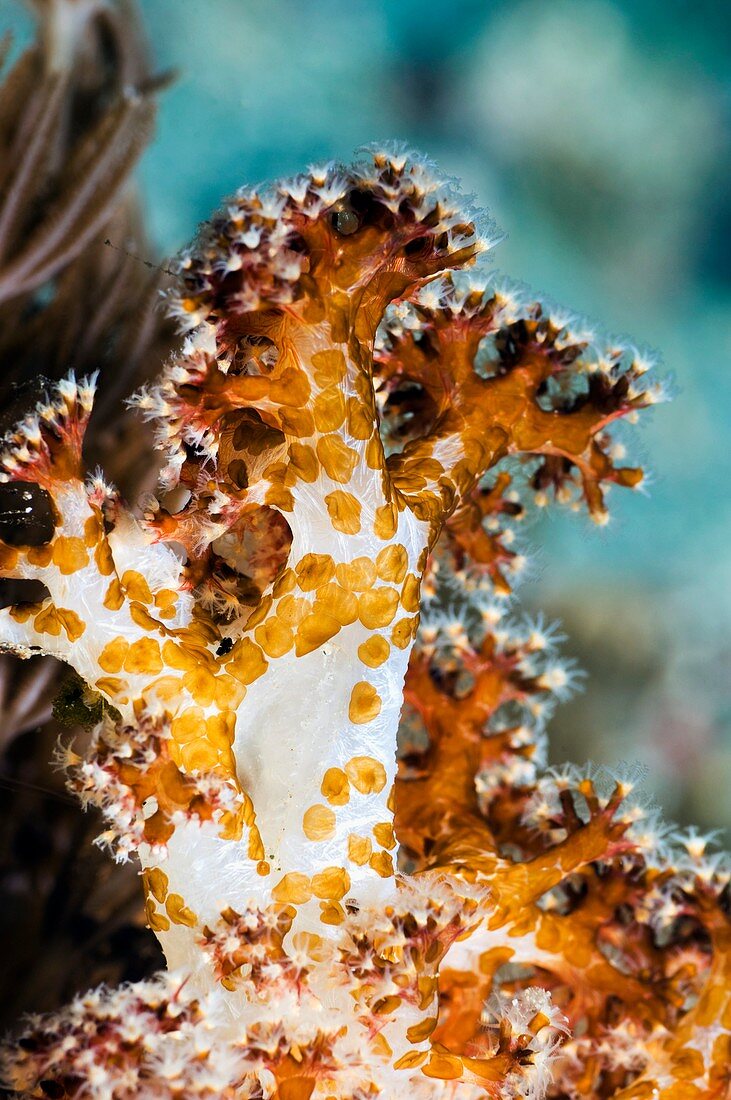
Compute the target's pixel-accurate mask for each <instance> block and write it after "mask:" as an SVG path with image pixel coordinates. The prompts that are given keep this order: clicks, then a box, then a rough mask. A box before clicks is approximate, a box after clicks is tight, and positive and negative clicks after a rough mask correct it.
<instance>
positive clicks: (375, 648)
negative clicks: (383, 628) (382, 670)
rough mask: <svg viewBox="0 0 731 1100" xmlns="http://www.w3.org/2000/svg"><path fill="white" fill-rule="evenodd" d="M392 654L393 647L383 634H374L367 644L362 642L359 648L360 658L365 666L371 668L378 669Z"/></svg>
mask: <svg viewBox="0 0 731 1100" xmlns="http://www.w3.org/2000/svg"><path fill="white" fill-rule="evenodd" d="M390 652H391V647H390V645H389V644H388V642H387V640H386V639H385V638H384V637H383V635H382V634H374V635H373V636H372V637H371V638H369V639H368V640H367V641H365V642H361V644H360V645H359V646H358V656H359V657H360V659H361V661H362V662H363V664H364V665H368V667H369V668H378V666H379V665H382V664H383V662H384V661H387V660H388V655H389V653H390Z"/></svg>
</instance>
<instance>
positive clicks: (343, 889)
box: [311, 867, 350, 901]
mask: <svg viewBox="0 0 731 1100" xmlns="http://www.w3.org/2000/svg"><path fill="white" fill-rule="evenodd" d="M311 886H312V893H313V894H314V895H315V897H317V898H322V899H323V900H324V901H340V899H341V898H343V897H345V895H346V894H347V892H348V890H349V889H350V875H349V874H348V872H347V871H346V870H345V869H344V868H343V867H326V868H325V869H324V870H323V871H318V872H317V874H316V875H313V876H312V883H311Z"/></svg>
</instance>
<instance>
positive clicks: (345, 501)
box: [325, 489, 361, 535]
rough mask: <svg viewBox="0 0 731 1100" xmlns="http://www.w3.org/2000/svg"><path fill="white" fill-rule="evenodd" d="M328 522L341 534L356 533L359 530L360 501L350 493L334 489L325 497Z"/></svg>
mask: <svg viewBox="0 0 731 1100" xmlns="http://www.w3.org/2000/svg"><path fill="white" fill-rule="evenodd" d="M325 506H326V508H327V511H328V515H329V516H330V522H331V523H332V525H333V527H334V528H335V530H336V531H340V533H341V534H343V535H357V534H358V532H359V531H360V510H361V507H360V501H359V500H357V499H356V497H354V496H353V494H352V493H346V492H344V491H343V490H342V489H336V490H335V491H334V492H332V493H328V495H327V496H326V497H325Z"/></svg>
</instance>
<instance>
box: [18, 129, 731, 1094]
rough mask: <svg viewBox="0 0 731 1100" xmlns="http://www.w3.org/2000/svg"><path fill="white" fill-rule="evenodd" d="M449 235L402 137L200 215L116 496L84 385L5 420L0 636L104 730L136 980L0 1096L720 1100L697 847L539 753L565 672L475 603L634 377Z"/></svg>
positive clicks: (90, 1012) (717, 1019)
mask: <svg viewBox="0 0 731 1100" xmlns="http://www.w3.org/2000/svg"><path fill="white" fill-rule="evenodd" d="M475 218H476V214H475V211H474V210H473V209H472V208H471V206H470V204H469V203H466V202H465V201H464V200H463V199H462V198H461V197H460V195H459V193H458V191H457V190H456V188H455V186H454V185H453V184H452V183H450V182H449V181H446V180H444V179H443V178H442V177H441V176H440V175H439V174H438V173H437V172H436V170H435V169H433V167H432V166H431V165H429V164H428V163H426V162H424V161H422V160H420V159H419V158H415V157H413V156H411V155H409V154H407V153H406V152H404V151H401V150H390V151H389V150H385V151H384V150H375V151H373V150H371V151H369V152H367V153H366V154H364V157H363V159H362V160H360V161H359V162H358V163H356V164H355V165H354V166H352V167H348V168H346V167H343V166H333V165H328V166H326V167H324V168H322V169H319V168H318V169H312V170H311V171H310V172H309V173H307V174H305V175H302V176H299V177H297V178H296V179H294V180H290V181H286V182H283V183H279V184H277V185H274V186H272V187H271V188H268V189H262V190H258V191H243V192H241V193H240V194H239V195H237V196H236V197H235V198H234V199H233V200H231V202H230V203H229V204H228V205H227V207H226V208H225V209H224V211H223V212H222V213H221V214H219V215H218V216H216V218H214V220H213V221H212V222H211V223H210V225H209V226H207V227H206V228H205V229H204V231H203V233H202V235H201V237H200V239H199V240H198V242H197V243H196V244H195V245H194V247H193V248H192V249H191V251H190V252H189V253H188V254H187V255H186V256H185V257H184V258H183V259H182V261H181V265H180V267H181V270H180V278H179V285H178V289H177V291H176V292H175V294H174V295H173V296H172V298H171V306H172V312H173V314H174V315H175V316H176V317H177V318H178V320H179V321H180V322H181V325H182V327H183V329H184V330H185V335H184V337H183V339H182V346H181V349H180V351H179V352H178V353H177V354H176V355H175V356H174V357H173V358H172V359H171V360H170V361H169V362H168V364H167V365H166V366H165V368H164V370H163V372H162V375H161V377H160V379H159V380H158V381H157V382H156V383H155V384H153V385H150V386H148V387H146V388H144V389H143V390H142V391H140V392H139V393H138V394H137V396H136V397H135V399H134V404H135V405H136V407H137V408H138V409H139V410H140V411H141V413H142V415H143V416H144V417H145V418H146V419H148V420H150V421H151V422H152V423H153V425H154V429H155V432H156V438H157V442H158V445H159V450H160V453H161V463H160V464H161V476H160V485H159V489H158V491H157V493H156V494H155V495H148V496H147V497H146V498H145V499H144V500H143V501H141V502H140V509H139V511H137V512H135V511H134V510H133V509H132V508H131V507H130V506H129V505H127V504H126V503H125V502H124V501H123V500H122V499H121V497H120V495H119V494H118V493H117V491H116V490H115V489H114V488H113V487H112V486H111V485H108V484H107V483H106V482H105V480H104V478H103V475H102V474H100V473H97V474H94V475H93V476H92V477H90V478H86V477H85V474H84V471H83V467H82V456H81V448H82V441H83V435H84V429H85V426H86V423H87V420H88V417H89V414H90V412H91V408H92V396H93V389H94V383H93V379H89V380H86V381H83V382H76V381H75V380H74V379H73V378H72V377H69V378H68V379H66V380H65V381H63V382H62V383H60V384H59V385H58V386H57V387H55V389H54V390H53V392H51V393H49V394H48V397H47V399H46V400H45V401H43V402H41V404H40V405H39V406H38V407H37V408H36V410H35V411H34V412H32V413H30V414H29V415H28V416H27V417H26V418H25V420H23V421H22V422H21V423H20V424H19V425H18V427H17V428H16V429H15V430H14V431H13V432H11V433H10V434H9V435H8V436H7V437H6V439H5V445H4V451H3V453H2V457H1V460H0V461H1V467H0V477H1V478H2V480H3V481H4V482H5V483H6V484H5V491H8V492H14V493H16V494H18V493H23V494H27V499H28V502H29V509H30V511H31V512H32V514H33V516H34V519H33V522H32V524H30V525H28V526H27V527H26V528H24V530H23V531H21V533H20V535H19V536H18V537H15V538H14V539H13V541H12V545H11V544H4V545H3V549H2V566H3V575H4V576H7V577H12V578H15V579H17V580H22V581H28V580H33V581H40V582H41V583H42V584H43V585H45V588H46V590H47V592H48V596H47V597H46V598H45V599H44V600H42V601H40V602H38V603H33V604H22V603H21V604H16V605H13V606H11V607H9V608H7V609H5V610H4V611H3V612H2V613H1V615H0V631H1V636H2V639H3V642H4V645H5V646H6V647H9V648H12V649H14V650H15V651H16V652H18V653H21V654H22V655H24V656H30V655H31V654H33V653H36V652H43V653H50V654H53V655H54V656H56V657H59V658H61V659H62V660H64V661H66V662H67V663H69V664H70V665H71V666H72V667H73V668H74V669H75V671H76V672H77V673H78V675H79V676H80V677H81V678H82V680H83V681H84V682H85V684H86V685H87V686H88V693H89V700H90V702H91V703H95V704H96V705H98V706H100V707H101V708H102V719H101V722H100V723H99V725H98V727H97V728H96V730H95V731H94V734H93V736H92V739H91V743H90V746H89V747H88V749H86V750H85V752H84V755H83V756H82V755H80V753H79V750H77V749H76V748H75V747H73V746H68V747H66V748H65V749H64V750H63V751H62V756H63V760H64V763H65V764H66V766H67V767H68V769H69V786H70V788H71V789H72V790H73V791H75V792H76V793H77V794H79V795H80V797H81V799H82V802H84V803H85V804H93V805H96V806H98V807H100V808H101V810H102V812H103V814H104V816H105V818H106V827H105V831H104V832H103V833H102V836H101V837H100V840H101V842H102V843H107V844H109V845H110V847H112V849H113V850H114V852H115V854H116V856H117V858H118V859H126V858H129V857H134V858H135V859H138V860H139V862H140V867H141V875H142V881H143V885H144V889H145V896H146V912H147V920H148V924H149V926H150V927H151V928H152V929H153V930H154V932H155V934H156V935H157V936H158V938H159V940H160V942H161V944H162V946H163V949H164V951H165V954H166V958H167V961H168V965H169V968H170V970H169V972H168V973H167V974H164V975H160V976H159V978H157V979H156V980H154V981H152V982H147V983H140V984H139V985H136V986H125V987H122V988H120V989H118V990H100V991H98V992H96V993H93V994H90V995H87V996H85V997H84V996H82V997H80V998H78V999H77V1000H76V1001H75V1002H74V1003H73V1004H72V1005H71V1006H70V1007H69V1008H68V1009H66V1010H64V1011H62V1012H60V1013H58V1014H57V1015H55V1016H53V1017H39V1018H33V1019H31V1020H29V1021H28V1023H27V1025H26V1030H25V1032H24V1034H23V1036H22V1037H21V1038H20V1041H19V1042H18V1043H17V1044H16V1045H15V1046H13V1045H9V1046H8V1048H7V1051H6V1055H5V1067H6V1068H5V1074H6V1078H7V1082H8V1085H9V1087H11V1088H14V1089H15V1090H16V1091H18V1092H20V1093H21V1094H23V1095H28V1096H39V1097H40V1096H54V1097H62V1096H69V1097H72V1096H79V1097H81V1096H98V1097H109V1098H110V1100H111V1098H115V1100H116V1098H126V1097H132V1096H142V1097H148V1096H149V1097H153V1096H155V1097H158V1096H163V1097H164V1096H170V1097H171V1098H172V1097H176V1098H184V1097H194V1096H221V1097H234V1096H235V1097H242V1098H243V1097H251V1098H252V1100H254V1098H264V1097H277V1098H279V1100H309V1098H310V1097H312V1098H313V1100H318V1098H319V1100H325V1098H330V1100H332V1098H342V1100H345V1098H363V1100H365V1098H366V1097H373V1096H384V1097H388V1098H391V1097H393V1098H394V1100H396V1098H397V1097H425V1098H426V1097H432V1096H434V1097H436V1096H444V1097H459V1098H465V1100H470V1098H472V1097H475V1098H477V1097H480V1096H486V1097H525V1098H526V1100H537V1098H539V1097H544V1096H551V1097H556V1098H559V1097H565V1098H574V1097H582V1096H595V1097H597V1098H603V1097H607V1098H608V1097H622V1098H624V1100H644V1098H648V1100H649V1098H650V1097H662V1098H664V1100H676V1098H679V1097H681V1096H682V1097H686V1096H687V1097H697V1098H699V1100H700V1098H705V1100H715V1098H718V1100H721V1098H722V1097H724V1096H726V1095H727V1091H728V1087H729V1078H728V1068H727V1067H728V1064H729V1025H730V1024H731V1002H730V1001H729V981H728V979H729V973H728V970H729V966H730V965H731V963H730V961H729V960H730V955H729V925H728V883H729V871H728V867H727V865H726V864H725V863H724V862H723V860H722V859H721V858H720V857H718V856H715V855H710V856H709V855H708V854H707V853H706V850H705V848H706V844H705V842H704V840H703V839H702V838H699V837H697V836H696V835H695V834H689V835H687V836H682V835H679V834H675V833H673V832H672V831H670V830H667V829H664V827H662V826H661V825H659V824H658V823H657V821H656V819H655V817H654V816H653V815H652V812H651V811H649V810H648V809H647V808H645V807H644V806H643V805H642V803H641V802H640V801H638V800H637V798H636V796H635V795H634V794H633V785H634V784H633V781H632V779H631V778H630V777H628V776H622V775H618V776H615V777H609V776H603V775H600V774H598V773H597V774H595V773H591V772H587V773H586V774H584V773H581V772H579V771H577V770H574V769H565V770H555V769H547V766H546V752H545V725H546V721H547V719H548V717H549V716H550V713H551V712H552V710H553V707H554V705H555V703H556V701H558V700H560V699H561V698H562V697H564V696H565V695H566V694H567V693H569V692H570V690H571V688H572V685H573V683H574V681H575V679H576V676H577V673H576V671H575V670H574V669H573V668H572V666H571V665H570V664H569V663H565V662H562V661H561V659H560V657H559V656H558V655H557V653H556V652H555V645H556V639H555V636H554V635H555V632H554V631H553V630H552V628H549V627H546V626H545V625H544V624H543V622H542V621H536V622H528V621H520V620H519V619H517V618H513V617H512V614H513V613H512V610H511V602H510V594H511V590H512V588H513V586H514V581H515V579H516V577H517V576H518V575H519V573H520V571H521V567H522V565H523V564H524V561H525V557H524V553H523V551H522V548H521V536H520V534H519V526H520V523H521V521H522V520H523V518H524V517H525V516H526V514H527V513H528V512H529V511H530V510H531V509H534V508H536V507H543V506H545V505H546V504H548V503H549V502H550V501H551V500H552V499H555V500H557V501H558V502H559V503H561V504H566V505H568V506H569V507H573V508H580V507H582V506H585V507H586V508H587V510H588V512H589V513H590V515H591V516H592V517H593V518H594V519H595V520H596V521H597V522H600V523H601V522H604V521H605V520H606V518H607V503H606V497H607V492H608V490H609V489H611V487H612V486H615V485H618V486H625V487H630V488H636V487H637V486H639V485H640V484H641V482H642V472H641V471H640V470H639V469H637V468H634V467H631V466H623V465H621V462H622V457H623V445H622V444H621V442H620V441H618V440H617V438H616V437H615V435H614V431H613V430H614V426H615V424H616V422H618V421H620V420H621V419H623V418H630V419H633V418H634V416H635V414H636V413H638V412H639V411H640V410H642V409H644V408H646V407H647V406H649V405H651V404H654V403H655V402H657V401H658V400H660V399H661V397H662V386H661V384H659V383H658V382H657V381H655V380H654V379H653V377H652V375H650V376H649V381H648V379H647V377H646V374H647V370H648V367H649V365H650V363H649V360H648V359H647V357H646V356H643V355H642V354H640V353H639V352H638V351H637V350H636V349H633V348H632V347H629V346H626V345H625V344H622V343H618V342H612V341H608V340H604V339H603V338H601V337H599V336H598V335H597V334H596V333H594V332H593V331H592V330H591V329H589V328H588V326H586V325H583V324H581V323H580V322H578V321H577V320H576V319H574V318H572V317H571V316H570V315H568V314H565V313H562V312H560V311H558V310H556V309H555V308H554V307H552V306H550V305H548V304H546V303H542V302H538V301H535V300H534V299H533V298H532V297H531V296H530V295H529V294H528V293H527V292H526V291H524V290H522V289H519V288H517V287H515V286H513V285H512V284H509V283H506V282H503V281H501V280H499V279H497V278H495V277H494V276H492V275H491V274H490V273H489V272H488V271H487V270H486V269H484V267H482V266H480V262H479V257H480V254H481V253H483V252H485V251H486V250H487V249H488V248H489V246H490V244H491V240H492V238H491V233H492V230H491V228H490V226H489V223H487V222H485V223H484V226H483V227H482V228H481V227H480V225H479V224H478V223H477V222H476V221H475ZM463 268H471V270H470V271H469V272H463V271H461V270H457V269H463ZM397 744H398V754H397Z"/></svg>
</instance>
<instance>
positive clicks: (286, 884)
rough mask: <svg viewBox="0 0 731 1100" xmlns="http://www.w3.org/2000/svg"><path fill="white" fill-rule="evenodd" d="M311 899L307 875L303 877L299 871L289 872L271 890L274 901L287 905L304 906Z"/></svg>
mask: <svg viewBox="0 0 731 1100" xmlns="http://www.w3.org/2000/svg"><path fill="white" fill-rule="evenodd" d="M311 897H312V888H311V886H310V880H309V878H308V876H307V875H303V874H302V873H301V872H300V871H290V872H289V874H287V875H285V876H284V878H282V879H280V880H279V882H278V883H277V885H276V886H274V887H273V888H272V898H273V899H274V901H279V902H283V903H285V904H287V905H304V903H305V902H306V901H309V900H310V898H311Z"/></svg>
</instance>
